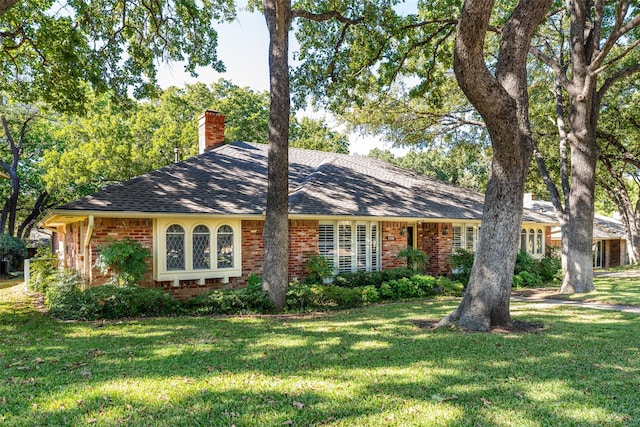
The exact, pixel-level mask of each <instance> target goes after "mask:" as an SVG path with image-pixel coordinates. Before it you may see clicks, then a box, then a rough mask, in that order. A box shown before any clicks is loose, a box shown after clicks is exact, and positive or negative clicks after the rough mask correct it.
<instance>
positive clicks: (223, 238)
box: [217, 225, 233, 268]
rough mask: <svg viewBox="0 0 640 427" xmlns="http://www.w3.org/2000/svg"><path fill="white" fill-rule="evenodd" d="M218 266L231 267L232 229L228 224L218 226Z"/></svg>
mask: <svg viewBox="0 0 640 427" xmlns="http://www.w3.org/2000/svg"><path fill="white" fill-rule="evenodd" d="M217 242H218V268H232V267H233V229H232V228H231V227H230V226H228V225H223V226H220V227H218V233H217Z"/></svg>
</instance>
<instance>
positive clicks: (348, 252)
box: [338, 224, 353, 273]
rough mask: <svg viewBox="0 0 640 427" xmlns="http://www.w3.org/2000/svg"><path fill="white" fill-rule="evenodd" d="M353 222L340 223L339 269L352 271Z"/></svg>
mask: <svg viewBox="0 0 640 427" xmlns="http://www.w3.org/2000/svg"><path fill="white" fill-rule="evenodd" d="M351 230H352V227H351V224H339V225H338V271H340V272H341V273H346V272H350V271H351V269H352V261H351V260H352V255H353V243H352V241H351V239H352V236H351Z"/></svg>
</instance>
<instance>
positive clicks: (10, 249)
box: [0, 234, 27, 270]
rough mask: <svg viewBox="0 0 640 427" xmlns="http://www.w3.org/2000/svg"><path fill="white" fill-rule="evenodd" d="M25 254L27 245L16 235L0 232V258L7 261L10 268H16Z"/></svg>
mask: <svg viewBox="0 0 640 427" xmlns="http://www.w3.org/2000/svg"><path fill="white" fill-rule="evenodd" d="M26 256H27V247H26V246H25V245H24V242H23V241H22V240H20V239H18V238H17V237H13V236H9V235H8V234H0V260H4V261H9V266H10V268H11V269H13V270H15V269H16V268H18V266H19V265H20V263H22V261H23V260H24V258H25V257H26Z"/></svg>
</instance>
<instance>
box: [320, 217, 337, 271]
mask: <svg viewBox="0 0 640 427" xmlns="http://www.w3.org/2000/svg"><path fill="white" fill-rule="evenodd" d="M334 232H335V228H334V226H333V224H320V225H319V226H318V254H319V255H320V256H322V257H324V258H325V259H326V260H327V261H328V262H329V265H335V251H336V244H335V234H334Z"/></svg>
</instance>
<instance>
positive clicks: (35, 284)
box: [29, 247, 58, 294]
mask: <svg viewBox="0 0 640 427" xmlns="http://www.w3.org/2000/svg"><path fill="white" fill-rule="evenodd" d="M57 271H58V260H57V259H56V258H54V257H53V255H52V254H51V249H49V248H48V247H47V248H40V249H38V251H37V252H36V258H35V259H32V260H31V262H30V263H29V274H30V278H29V289H31V290H32V291H35V292H40V293H43V294H44V293H46V292H47V288H48V287H49V285H50V284H51V283H53V282H55V280H56V279H57Z"/></svg>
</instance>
